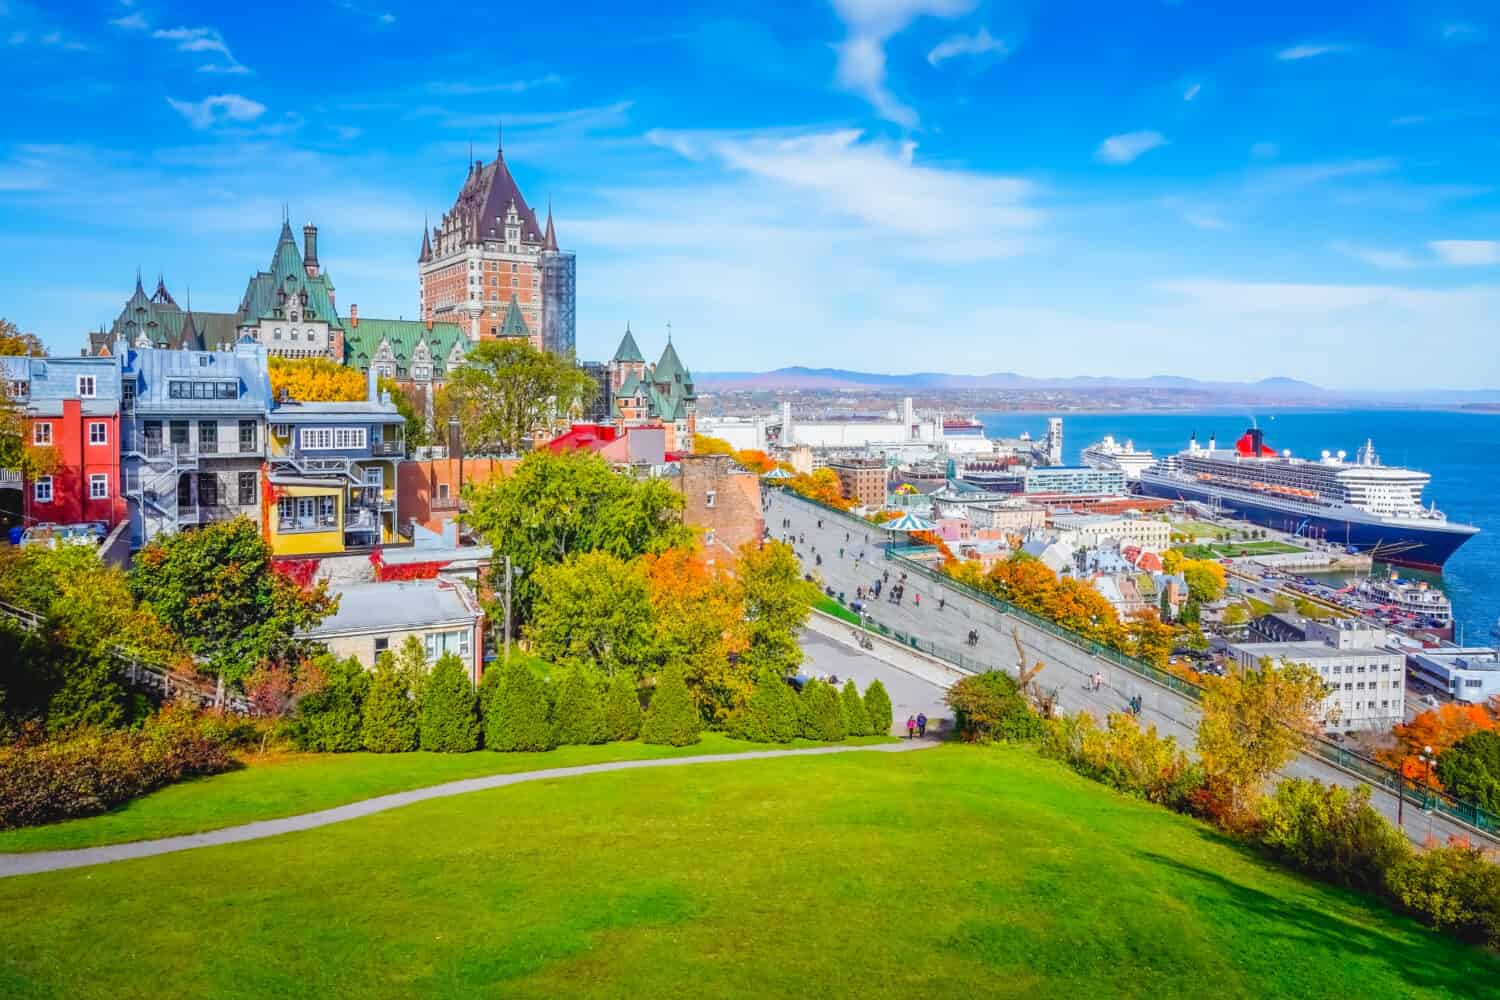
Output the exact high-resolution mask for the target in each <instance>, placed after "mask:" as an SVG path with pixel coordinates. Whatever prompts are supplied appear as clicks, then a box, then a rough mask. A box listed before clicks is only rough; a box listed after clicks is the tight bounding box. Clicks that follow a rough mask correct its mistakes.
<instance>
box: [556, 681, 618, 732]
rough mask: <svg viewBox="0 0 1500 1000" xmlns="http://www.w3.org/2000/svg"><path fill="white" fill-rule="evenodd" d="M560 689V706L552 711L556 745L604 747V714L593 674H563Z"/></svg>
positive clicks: (558, 692)
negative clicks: (555, 729)
mask: <svg viewBox="0 0 1500 1000" xmlns="http://www.w3.org/2000/svg"><path fill="white" fill-rule="evenodd" d="M557 687H558V691H557V705H556V706H555V707H554V708H553V711H552V718H553V720H554V721H555V723H556V728H557V742H558V743H561V744H572V745H575V746H576V745H584V744H589V743H603V742H604V741H605V735H604V712H603V710H602V708H601V707H600V705H599V691H598V688H597V687H596V686H595V683H594V678H593V676H592V675H591V673H585V672H584V670H583V669H582V668H577V667H575V668H573V669H571V670H568V671H566V672H565V673H564V674H563V679H562V683H561V684H560V685H558V686H557Z"/></svg>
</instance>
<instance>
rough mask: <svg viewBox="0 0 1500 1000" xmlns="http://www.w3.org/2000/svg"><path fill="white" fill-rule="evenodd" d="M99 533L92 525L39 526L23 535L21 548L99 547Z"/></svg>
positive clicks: (27, 530)
mask: <svg viewBox="0 0 1500 1000" xmlns="http://www.w3.org/2000/svg"><path fill="white" fill-rule="evenodd" d="M98 544H99V533H98V532H97V531H96V530H95V528H94V526H93V525H91V524H37V525H33V526H32V527H30V528H27V529H26V530H25V532H23V533H22V534H21V547H22V548H23V549H24V548H29V547H30V546H33V545H40V546H45V547H46V548H49V549H55V548H57V547H58V546H59V545H98Z"/></svg>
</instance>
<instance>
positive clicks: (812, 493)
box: [787, 469, 854, 510]
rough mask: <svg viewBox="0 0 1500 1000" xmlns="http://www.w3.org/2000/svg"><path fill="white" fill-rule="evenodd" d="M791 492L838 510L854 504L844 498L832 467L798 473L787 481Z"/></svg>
mask: <svg viewBox="0 0 1500 1000" xmlns="http://www.w3.org/2000/svg"><path fill="white" fill-rule="evenodd" d="M787 485H788V486H790V487H791V488H792V492H794V493H800V494H801V495H802V496H805V497H807V498H808V499H809V500H816V501H817V502H818V503H821V504H826V505H827V506H829V507H837V508H838V509H839V510H848V509H849V508H850V507H852V506H854V505H853V503H851V502H850V501H849V500H846V499H845V498H844V491H843V488H842V487H841V486H840V485H839V477H838V474H837V473H835V472H834V471H833V470H832V469H814V470H813V472H812V474H811V475H808V474H805V473H798V474H797V475H796V476H794V477H792V479H791V480H790V481H789V482H788V483H787Z"/></svg>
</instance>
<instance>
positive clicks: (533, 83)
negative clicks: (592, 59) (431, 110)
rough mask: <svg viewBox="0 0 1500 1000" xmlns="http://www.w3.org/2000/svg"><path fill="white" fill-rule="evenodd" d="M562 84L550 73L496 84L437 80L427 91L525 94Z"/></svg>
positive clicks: (465, 94) (560, 80)
mask: <svg viewBox="0 0 1500 1000" xmlns="http://www.w3.org/2000/svg"><path fill="white" fill-rule="evenodd" d="M561 83H562V77H561V76H559V75H558V74H556V73H548V74H547V75H546V76H538V77H534V78H532V79H530V80H504V81H499V82H496V83H475V82H472V81H469V80H436V81H434V82H432V83H429V84H428V85H427V91H428V92H429V93H433V94H449V95H453V96H456V97H463V96H469V95H472V94H524V93H525V92H526V91H528V90H536V89H537V88H538V87H555V86H557V85H559V84H561Z"/></svg>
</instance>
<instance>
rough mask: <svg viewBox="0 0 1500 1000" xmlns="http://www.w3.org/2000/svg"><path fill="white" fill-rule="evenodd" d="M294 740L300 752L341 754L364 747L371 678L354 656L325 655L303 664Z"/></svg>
mask: <svg viewBox="0 0 1500 1000" xmlns="http://www.w3.org/2000/svg"><path fill="white" fill-rule="evenodd" d="M298 684H299V688H300V690H299V697H298V699H297V717H296V720H295V724H294V727H293V741H294V742H295V743H296V744H297V746H298V747H300V748H301V749H303V750H322V751H324V752H326V753H344V752H347V751H350V750H359V749H361V748H362V747H363V746H364V736H363V728H364V720H363V715H362V711H363V707H364V701H365V696H366V694H367V693H368V691H369V688H370V675H369V673H368V672H367V671H366V670H365V668H364V667H363V666H362V665H361V664H360V662H359V661H358V660H356V659H355V658H354V657H352V656H351V657H348V658H347V659H343V660H341V659H339V658H338V657H336V656H332V655H330V654H327V653H324V654H323V655H321V656H318V657H316V658H315V659H313V660H312V661H310V662H309V663H305V664H303V667H302V671H301V674H300V675H299V677H298Z"/></svg>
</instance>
